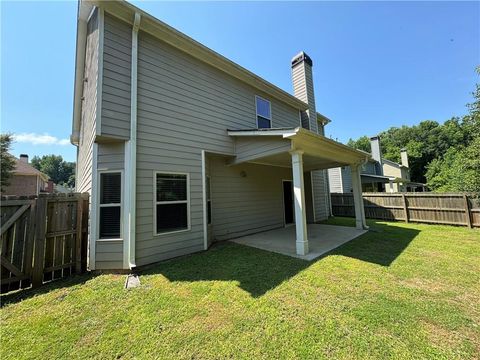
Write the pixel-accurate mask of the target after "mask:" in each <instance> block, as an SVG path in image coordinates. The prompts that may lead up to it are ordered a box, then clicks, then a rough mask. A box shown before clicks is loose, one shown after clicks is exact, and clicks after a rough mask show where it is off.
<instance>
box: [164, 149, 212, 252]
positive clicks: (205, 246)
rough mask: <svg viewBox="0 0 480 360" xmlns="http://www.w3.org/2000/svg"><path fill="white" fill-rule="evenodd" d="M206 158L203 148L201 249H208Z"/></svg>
mask: <svg viewBox="0 0 480 360" xmlns="http://www.w3.org/2000/svg"><path fill="white" fill-rule="evenodd" d="M206 173H207V170H206V159H205V150H202V202H203V204H202V205H203V206H202V208H203V249H204V250H207V249H208V228H207V185H206ZM155 208H156V207H155Z"/></svg>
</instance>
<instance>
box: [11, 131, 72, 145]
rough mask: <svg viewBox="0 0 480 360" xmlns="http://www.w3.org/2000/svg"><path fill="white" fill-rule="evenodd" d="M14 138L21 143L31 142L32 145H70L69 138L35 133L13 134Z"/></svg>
mask: <svg viewBox="0 0 480 360" xmlns="http://www.w3.org/2000/svg"><path fill="white" fill-rule="evenodd" d="M13 138H14V140H15V141H16V142H19V143H29V144H32V145H68V144H70V140H69V139H59V138H57V137H55V136H52V135H48V134H47V133H44V134H35V133H21V134H15V135H14V136H13Z"/></svg>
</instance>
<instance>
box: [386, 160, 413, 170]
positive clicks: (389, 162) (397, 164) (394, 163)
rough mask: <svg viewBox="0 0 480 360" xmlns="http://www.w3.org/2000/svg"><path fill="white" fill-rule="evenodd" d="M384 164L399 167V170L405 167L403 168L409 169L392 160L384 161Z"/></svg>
mask: <svg viewBox="0 0 480 360" xmlns="http://www.w3.org/2000/svg"><path fill="white" fill-rule="evenodd" d="M382 162H384V163H386V164H388V165H391V166H395V167H397V168H402V167H403V168H405V169H408V167H407V166H405V165H402V164H399V163H396V162H394V161H391V160H387V159H382Z"/></svg>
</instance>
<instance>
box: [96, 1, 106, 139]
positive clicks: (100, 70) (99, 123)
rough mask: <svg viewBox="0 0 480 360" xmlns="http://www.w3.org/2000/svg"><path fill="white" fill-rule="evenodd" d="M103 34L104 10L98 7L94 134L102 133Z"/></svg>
mask: <svg viewBox="0 0 480 360" xmlns="http://www.w3.org/2000/svg"><path fill="white" fill-rule="evenodd" d="M104 36H105V12H104V11H103V9H102V8H99V9H98V59H97V60H98V65H97V66H98V70H97V71H98V73H97V114H96V121H95V135H101V134H102V92H103V43H104Z"/></svg>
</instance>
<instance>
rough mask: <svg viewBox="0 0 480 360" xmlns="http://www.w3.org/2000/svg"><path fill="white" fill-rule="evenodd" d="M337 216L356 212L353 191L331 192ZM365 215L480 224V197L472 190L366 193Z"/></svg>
mask: <svg viewBox="0 0 480 360" xmlns="http://www.w3.org/2000/svg"><path fill="white" fill-rule="evenodd" d="M331 199H332V213H333V215H334V216H355V213H354V207H353V196H352V194H331ZM363 201H364V207H365V216H366V217H367V218H372V219H383V220H402V221H405V222H409V221H411V222H423V223H428V224H448V225H461V226H468V227H480V221H479V219H480V201H478V199H477V198H475V197H474V196H471V195H468V194H461V193H457V194H436V193H363Z"/></svg>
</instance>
